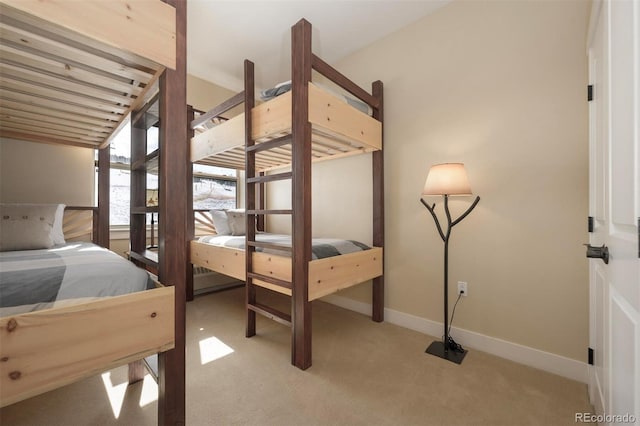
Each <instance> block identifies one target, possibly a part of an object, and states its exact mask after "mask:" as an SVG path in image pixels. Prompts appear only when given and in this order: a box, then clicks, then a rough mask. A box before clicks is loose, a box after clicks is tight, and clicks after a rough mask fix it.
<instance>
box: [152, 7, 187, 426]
mask: <svg viewBox="0 0 640 426" xmlns="http://www.w3.org/2000/svg"><path fill="white" fill-rule="evenodd" d="M165 1H166V3H168V4H170V5H172V6H174V7H175V9H176V69H175V71H174V70H171V69H167V70H166V71H165V72H164V74H163V75H162V76H161V77H160V128H161V131H160V177H159V211H160V220H159V227H158V234H159V278H160V281H161V282H162V283H163V284H165V285H170V286H173V287H174V289H175V347H174V349H172V350H170V351H167V352H162V353H160V354H159V356H158V367H159V372H158V373H159V374H158V394H159V395H158V397H159V399H158V424H159V425H184V424H185V319H186V317H185V315H186V289H185V277H186V274H187V262H188V258H187V249H188V247H187V245H188V240H187V221H188V220H192V218H187V209H188V208H187V203H188V200H187V191H185V190H184V185H185V176H187V162H188V161H189V159H188V156H187V150H188V149H187V141H188V139H187V126H188V125H189V124H188V122H187V87H186V86H187V84H186V80H187V69H186V59H187V49H186V47H187V44H186V42H187V40H186V37H187V35H186V28H187V4H186V0H165Z"/></svg>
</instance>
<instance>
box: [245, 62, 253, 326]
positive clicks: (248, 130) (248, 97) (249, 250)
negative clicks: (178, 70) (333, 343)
mask: <svg viewBox="0 0 640 426" xmlns="http://www.w3.org/2000/svg"><path fill="white" fill-rule="evenodd" d="M254 78H255V77H254V70H253V62H251V61H248V60H245V61H244V92H243V93H244V135H245V136H244V141H245V150H246V149H247V148H249V147H251V146H253V145H254V140H253V135H252V133H253V121H252V120H251V117H252V114H251V111H252V110H253V107H254V104H255V80H254ZM244 161H245V181H246V182H247V183H248V182H249V179H252V178H254V177H255V174H256V156H255V154H254V155H245V160H244ZM244 191H245V210H246V212H247V213H246V216H245V219H246V221H247V224H246V226H247V229H246V235H245V247H246V248H245V250H246V256H245V263H246V267H245V271H247V272H251V271H253V264H252V263H253V253H255V251H256V248H255V246H251V245H250V244H249V243H250V242H255V240H256V215H255V214H251V213H250V211H251V210H255V209H256V186H255V185H253V184H247V185H245V189H244ZM245 283H246V284H245V309H246V311H247V328H246V331H245V336H246V337H252V336H255V334H256V312H255V311H253V310H252V309H250V307H251V306H255V304H256V287H255V285H254V284H253V278H252V277H251V276H250V275H249V274H248V273H247V274H246V276H245Z"/></svg>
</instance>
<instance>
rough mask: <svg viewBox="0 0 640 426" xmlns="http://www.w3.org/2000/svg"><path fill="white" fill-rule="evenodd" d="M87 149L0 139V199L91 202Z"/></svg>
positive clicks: (89, 152) (90, 152)
mask: <svg viewBox="0 0 640 426" xmlns="http://www.w3.org/2000/svg"><path fill="white" fill-rule="evenodd" d="M93 156H94V152H93V150H91V149H86V148H76V147H69V146H58V145H47V144H41V143H32V142H24V141H16V140H12V139H0V201H2V202H6V203H65V204H67V205H73V206H92V205H94V201H93V185H94V173H95V171H94V166H93V158H94V157H93Z"/></svg>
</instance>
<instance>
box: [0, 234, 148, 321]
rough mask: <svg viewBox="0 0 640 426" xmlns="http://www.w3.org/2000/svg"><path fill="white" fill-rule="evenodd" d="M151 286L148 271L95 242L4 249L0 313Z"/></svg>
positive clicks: (0, 260) (0, 257) (0, 265)
mask: <svg viewBox="0 0 640 426" xmlns="http://www.w3.org/2000/svg"><path fill="white" fill-rule="evenodd" d="M153 287H154V283H153V281H152V280H151V278H150V277H149V275H148V274H147V273H146V272H145V271H144V270H142V269H139V268H137V267H136V266H134V265H133V264H132V263H130V262H128V261H127V260H125V259H123V258H122V257H120V256H118V255H117V254H115V253H113V252H112V251H109V250H107V249H105V248H102V247H99V246H97V245H95V244H92V243H69V244H66V245H63V246H56V247H54V248H52V249H48V250H44V249H41V250H23V251H11V252H2V253H0V317H3V316H8V315H16V314H20V313H24V312H32V311H36V310H40V309H47V308H53V307H57V306H61V305H66V304H69V303H70V302H72V301H73V300H76V299H82V301H86V300H91V299H93V298H98V297H109V296H119V295H123V294H127V293H133V292H136V291H143V290H146V289H151V288H153Z"/></svg>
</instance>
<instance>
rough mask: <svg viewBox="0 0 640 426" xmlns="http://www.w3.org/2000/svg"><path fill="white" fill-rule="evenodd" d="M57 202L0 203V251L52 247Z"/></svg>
mask: <svg viewBox="0 0 640 426" xmlns="http://www.w3.org/2000/svg"><path fill="white" fill-rule="evenodd" d="M57 210H58V205H57V204H48V205H43V204H0V251H11V250H37V249H48V248H51V247H53V244H54V240H53V226H54V222H55V217H56V212H57Z"/></svg>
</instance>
